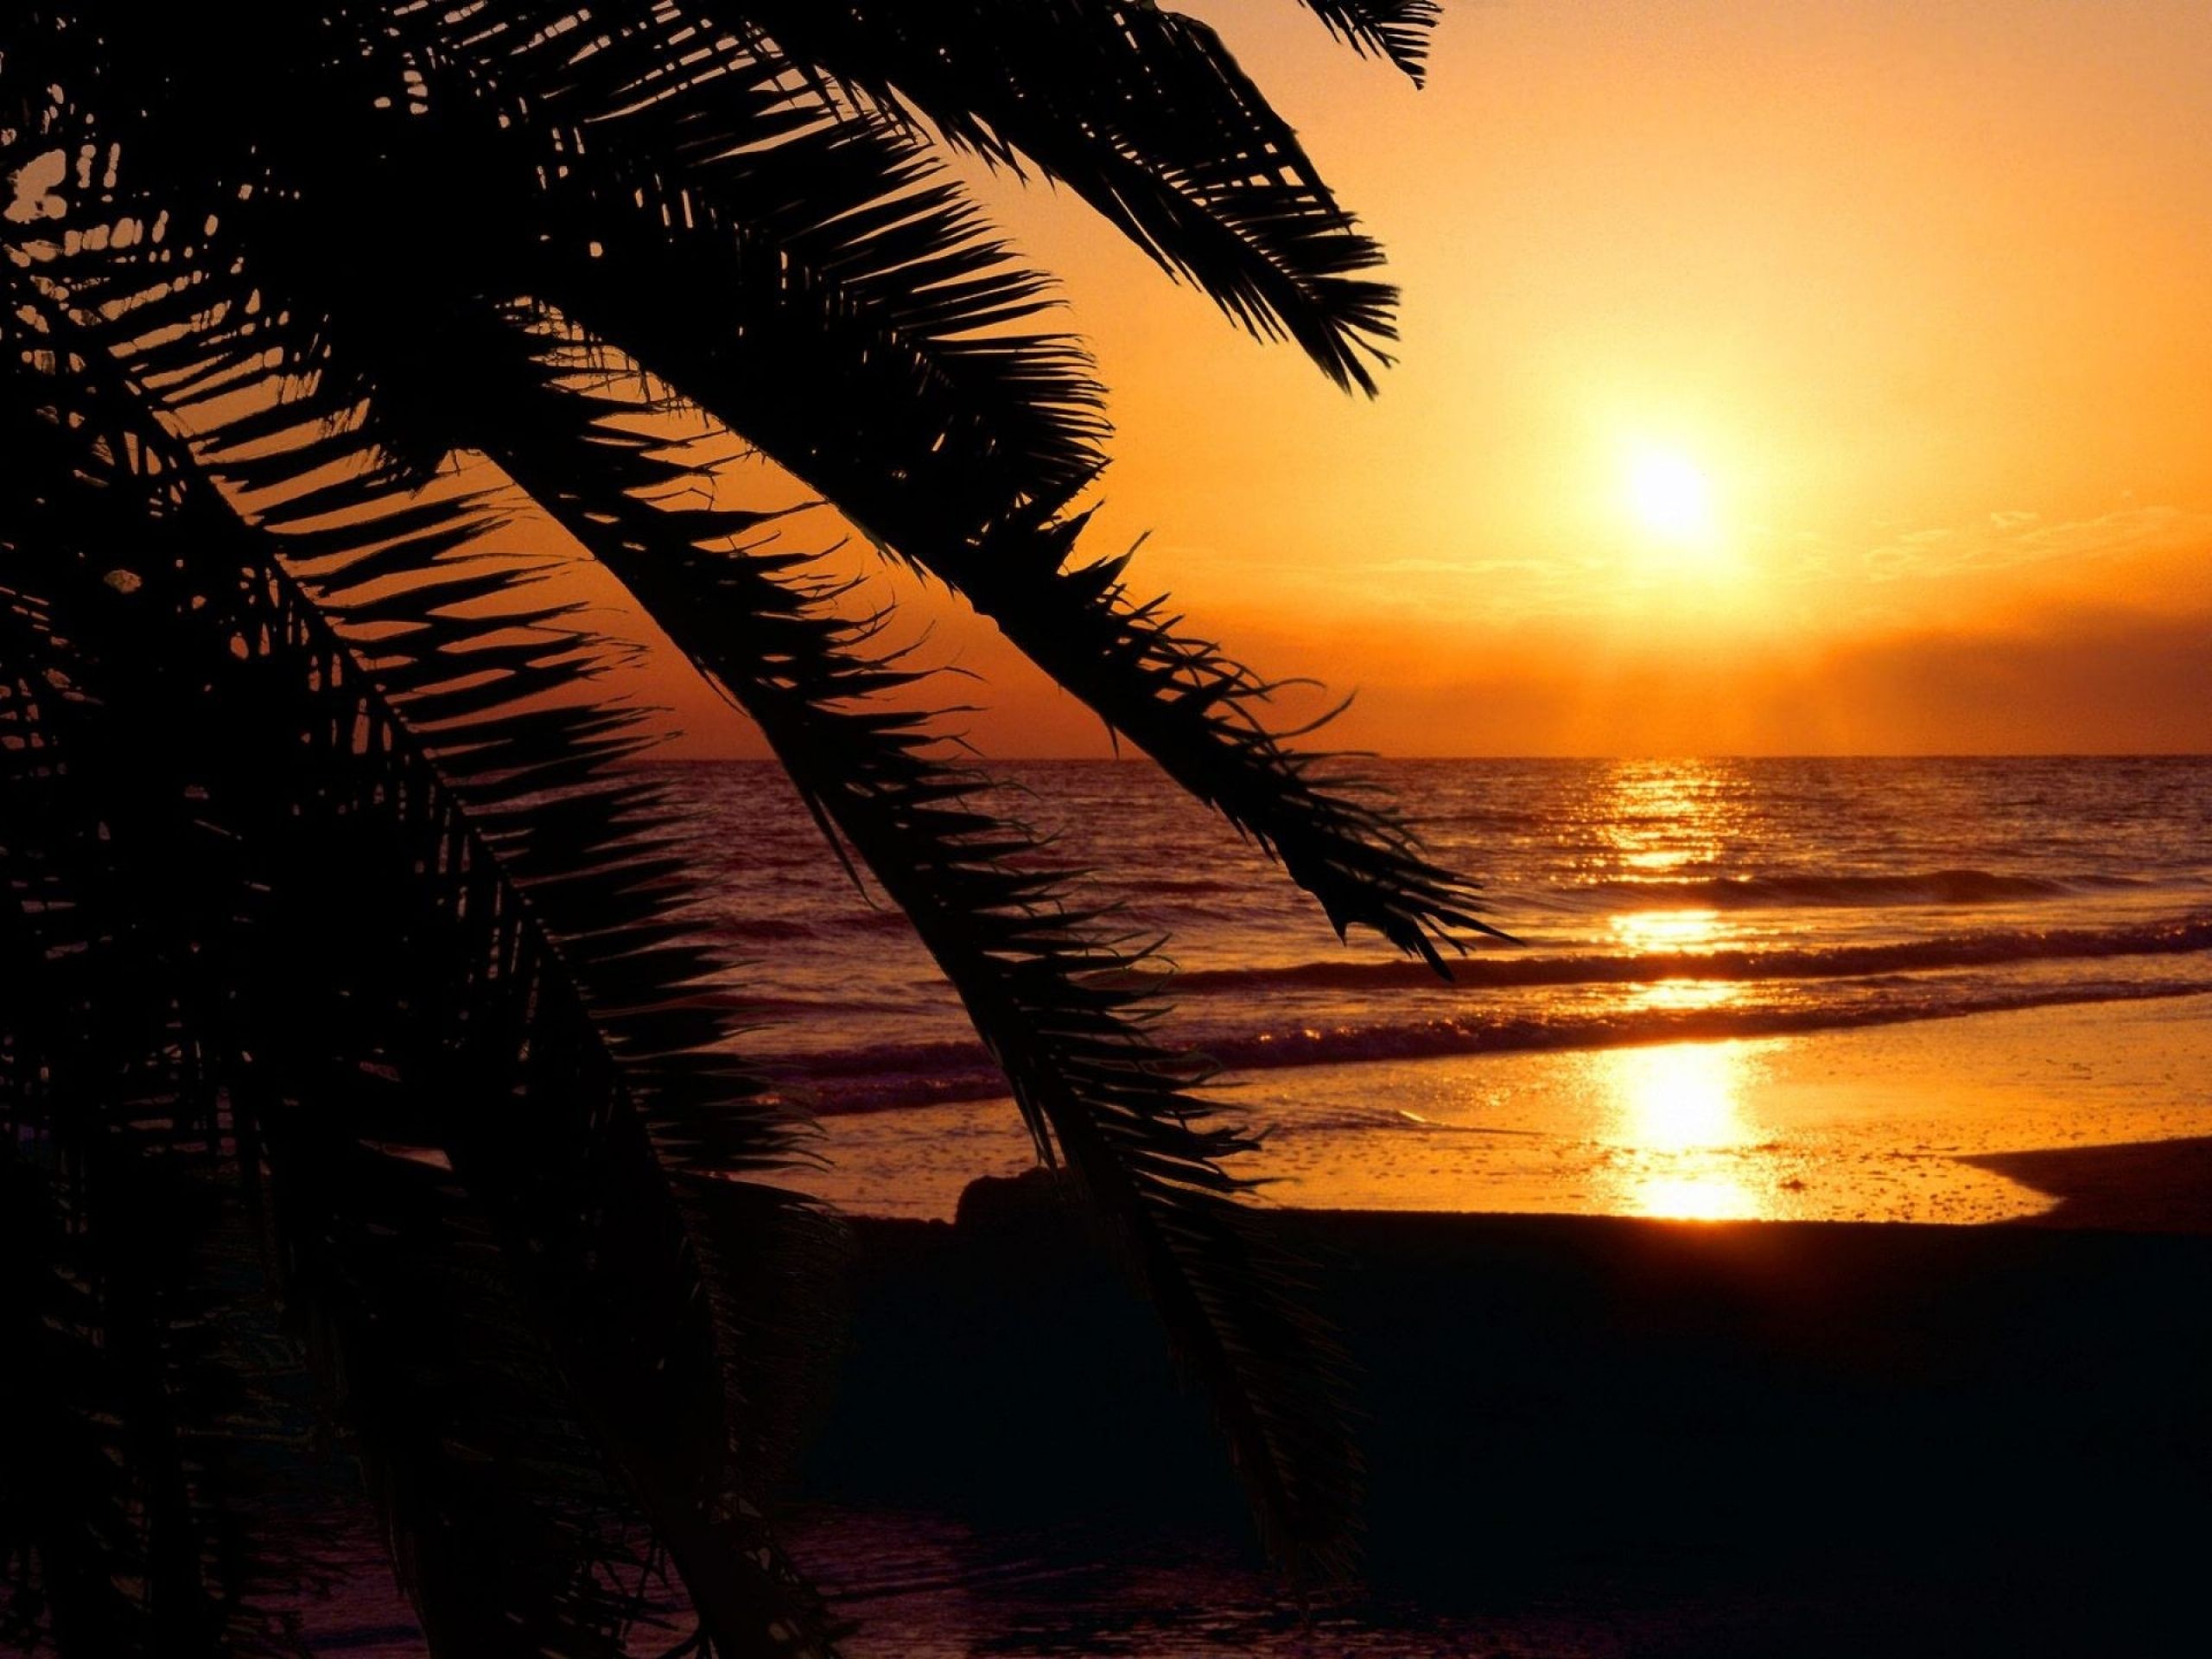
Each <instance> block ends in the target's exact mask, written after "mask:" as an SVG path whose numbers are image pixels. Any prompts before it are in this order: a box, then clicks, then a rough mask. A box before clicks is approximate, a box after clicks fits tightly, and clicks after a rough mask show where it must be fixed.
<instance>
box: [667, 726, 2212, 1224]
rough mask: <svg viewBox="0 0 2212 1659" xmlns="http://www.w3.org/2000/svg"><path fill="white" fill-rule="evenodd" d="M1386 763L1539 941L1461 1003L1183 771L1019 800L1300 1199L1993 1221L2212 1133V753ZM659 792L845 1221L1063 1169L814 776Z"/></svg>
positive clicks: (1271, 1166) (757, 1049) (822, 1182)
mask: <svg viewBox="0 0 2212 1659" xmlns="http://www.w3.org/2000/svg"><path fill="white" fill-rule="evenodd" d="M1363 769H1364V772H1365V773H1366V774H1367V775H1369V776H1371V777H1372V778H1374V779H1376V780H1377V781H1378V782H1380V783H1382V784H1383V785H1386V786H1387V787H1388V788H1389V790H1390V791H1392V792H1393V793H1394V794H1395V797H1396V798H1397V799H1398V800H1399V802H1400V803H1401V804H1402V808H1403V810H1404V811H1405V813H1406V815H1407V816H1408V818H1409V819H1410V820H1411V821H1412V822H1413V823H1414V825H1415V826H1416V827H1417V828H1418V829H1419V830H1420V831H1421V835H1422V836H1423V837H1424V839H1425V841H1426V842H1427V846H1428V848H1429V849H1430V851H1431V852H1432V854H1433V856H1434V857H1435V859H1436V860H1437V861H1439V862H1440V863H1443V864H1446V865H1447V866H1451V867H1453V868H1459V869H1462V870H1465V871H1467V872H1469V873H1471V874H1473V875H1474V876H1475V877H1476V878H1477V879H1478V880H1481V881H1482V882H1483V884H1484V899H1485V902H1486V906H1487V912H1486V914H1487V918H1488V919H1489V920H1490V921H1491V922H1492V923H1493V924H1494V925H1497V926H1498V927H1499V928H1501V929H1503V930H1504V931H1507V932H1509V933H1510V934H1511V935H1512V936H1513V938H1514V941H1515V942H1514V943H1511V944H1503V943H1497V942H1488V941H1485V942H1481V943H1479V944H1478V947H1477V949H1476V950H1474V951H1473V952H1472V954H1471V955H1470V956H1469V957H1466V958H1465V959H1464V960H1462V961H1459V962H1458V963H1455V964H1454V967H1453V977H1452V980H1450V981H1449V982H1446V981H1444V980H1441V979H1440V978H1439V977H1438V976H1436V975H1434V974H1433V973H1432V972H1431V971H1429V970H1428V969H1427V968H1426V967H1424V966H1422V965H1421V964H1420V963H1413V962H1409V961H1407V960H1405V959H1404V958H1402V957H1399V956H1398V955H1397V954H1396V953H1395V952H1394V951H1392V950H1390V949H1389V947H1388V946H1387V945H1385V944H1383V943H1382V942H1381V941H1380V940H1377V939H1376V938H1373V937H1372V936H1363V935H1361V934H1358V933H1357V932H1356V933H1355V934H1354V935H1353V937H1352V938H1351V941H1350V942H1349V944H1339V943H1338V940H1337V938H1335V936H1334V934H1333V932H1332V930H1331V929H1330V927H1329V925H1327V923H1326V921H1325V918H1323V917H1322V915H1321V914H1320V912H1319V907H1318V906H1315V905H1314V904H1313V902H1312V901H1311V900H1310V899H1307V898H1306V896H1305V895H1304V894H1303V893H1300V892H1299V891H1298V890H1297V889H1296V888H1295V887H1293V886H1292V885H1291V884H1290V883H1289V882H1288V881H1287V880H1286V879H1284V878H1283V876H1282V875H1281V873H1280V871H1278V870H1276V869H1275V868H1273V867H1272V866H1271V865H1270V864H1269V863H1268V861H1267V859H1266V858H1265V857H1264V856H1263V855H1261V854H1259V853H1258V852H1257V851H1256V850H1255V849H1252V848H1251V847H1249V845H1247V844H1245V843H1244V842H1242V841H1241V840H1240V839H1239V838H1238V837H1237V836H1236V835H1235V834H1234V833H1233V832H1232V831H1230V829H1228V828H1227V826H1225V825H1224V823H1222V821H1221V820H1220V819H1219V818H1218V817H1216V816H1214V815H1213V814H1211V812H1210V811H1208V810H1206V809H1205V808H1203V807H1201V806H1199V805H1198V804H1195V803H1193V802H1192V801H1190V800H1189V799H1188V798H1185V797H1184V796H1182V795H1181V794H1180V793H1179V792H1178V791H1175V790H1174V789H1173V787H1172V786H1171V785H1168V784H1167V783H1166V780H1164V779H1162V778H1161V777H1160V775H1159V773H1158V772H1156V771H1154V769H1153V768H1152V767H1150V766H1148V765H1145V764H1142V763H1141V762H1136V761H1071V762H1052V763H1029V764H1020V765H1010V766H1006V767H1004V768H1002V769H1001V772H1000V773H999V775H1000V776H1001V777H1002V778H1003V779H1005V781H1006V784H1007V789H1006V791H1005V792H1004V794H1003V796H1002V797H1001V799H1002V800H1003V801H1004V802H1005V804H1007V805H1008V806H1009V807H1011V808H1012V809H1013V810H1018V811H1019V812H1020V813H1021V815H1022V816H1023V817H1026V818H1027V820H1028V821H1029V822H1030V823H1033V825H1034V826H1036V827H1037V828H1038V829H1040V830H1042V831H1044V832H1045V833H1046V834H1047V835H1048V836H1052V848H1051V855H1052V857H1053V858H1054V859H1055V860H1062V861H1065V862H1066V863H1067V864H1068V865H1069V866H1071V867H1073V868H1079V869H1082V870H1084V871H1085V872H1086V874H1085V875H1084V877H1083V878H1082V880H1081V884H1080V887H1079V892H1080V893H1081V894H1082V896H1083V897H1084V898H1085V899H1090V900H1097V901H1103V902H1104V903H1105V904H1106V905H1108V906H1111V907H1112V909H1113V911H1114V912H1115V914H1116V917H1117V918H1118V925H1119V926H1120V927H1122V929H1124V930H1125V931H1127V933H1128V935H1129V938H1130V942H1131V943H1132V944H1147V943H1150V942H1152V941H1153V940H1155V939H1161V940H1165V941H1166V944H1165V946H1164V948H1163V950H1162V951H1161V953H1160V957H1158V958H1155V959H1153V960H1150V961H1148V962H1147V969H1148V970H1157V972H1158V974H1159V986H1160V993H1161V995H1162V998H1163V1000H1165V1001H1166V1002H1168V1003H1169V1004H1171V1005H1172V1013H1171V1014H1169V1015H1168V1016H1167V1017H1166V1023H1165V1025H1164V1027H1163V1029H1164V1030H1165V1031H1166V1033H1168V1034H1169V1035H1170V1036H1171V1037H1172V1038H1173V1039H1174V1040H1175V1041H1177V1042H1179V1043H1181V1044H1184V1045H1187V1046H1190V1047H1192V1048H1194V1049H1197V1050H1199V1051H1202V1052H1205V1054H1207V1055H1209V1056H1211V1058H1213V1059H1215V1060H1216V1061H1217V1062H1218V1063H1219V1064H1220V1065H1222V1066H1223V1067H1224V1075H1223V1077H1222V1078H1221V1080H1220V1081H1221V1085H1222V1089H1223V1098H1224V1100H1225V1101H1227V1102H1228V1103H1230V1105H1231V1106H1232V1108H1234V1109H1236V1110H1237V1111H1239V1112H1242V1113H1243V1114H1244V1115H1246V1116H1249V1117H1251V1118H1253V1119H1254V1120H1255V1121H1257V1122H1263V1123H1265V1124H1267V1125H1268V1126H1269V1128H1270V1129H1271V1135H1270V1138H1269V1141H1268V1147H1266V1149H1264V1150H1263V1151H1262V1153H1261V1154H1258V1155H1257V1156H1256V1157H1255V1158H1254V1159H1253V1160H1249V1163H1250V1165H1251V1167H1250V1170H1249V1173H1253V1174H1255V1175H1258V1176H1261V1177H1263V1178H1266V1179H1268V1180H1269V1181H1270V1182H1271V1183H1272V1185H1269V1186H1268V1188H1266V1189H1265V1193H1266V1201H1272V1202H1288V1203H1296V1204H1324V1205H1344V1206H1349V1207H1384V1208H1392V1207H1396V1208H1404V1207H1413V1208H1445V1209H1507V1210H1516V1209H1518V1210H1526V1209H1554V1210H1565V1211H1618V1212H1622V1213H1641V1214H1681V1215H1688V1216H1713V1217H1718V1216H1777V1217H1806V1216H1815V1217H1819V1216H1833V1217H1854V1218H1894V1219H1922V1220H1926V1219H1936V1220H1942V1219H1955V1220H1985V1219H1995V1218H1999V1217H2000V1216H2002V1215H2004V1214H2007V1213H2018V1212H2020V1211H2021V1210H2022V1208H2023V1206H2024V1205H2026V1204H2028V1203H2030V1202H2031V1200H2030V1199H2029V1198H2024V1197H2023V1196H2022V1194H2021V1192H2020V1190H2019V1189H2018V1188H2017V1186H2014V1185H2013V1184H2012V1183H2008V1182H2006V1181H2005V1180H2003V1179H2000V1178H1999V1177H1998V1176H1996V1175H1993V1174H1990V1173H1986V1172H1982V1171H1980V1170H1978V1169H1976V1168H1974V1166H1971V1165H1970V1164H1967V1163H1963V1162H1961V1160H1967V1159H1971V1158H1972V1157H1974V1156H1975V1155H1978V1154H1994V1153H2000V1152H2003V1151H2005V1150H2008V1149H2018V1148H2024V1147H2039V1146H2044V1145H2050V1144H2075V1143H2080V1142H2082V1141H2085V1140H2089V1141H2094V1140H2097V1139H2108V1140H2127V1139H2137V1140H2141V1139H2161V1138H2168V1137H2171V1136H2174V1135H2183V1134H2190V1133H2206V1132H2212V1101H2208V1100H2207V1098H2206V1095H2205V1090H2204V1085H2203V1084H2202V1079H2203V1078H2205V1077H2208V1076H2212V1071H2207V1070H2204V1069H2200V1068H2199V1067H2198V1066H2197V1064H2196V1062H2197V1060H2198V1058H2202V1056H2203V1053H2204V1050H2205V1045H2206V1043H2207V1031H2208V1022H2207V1021H2206V1020H2205V1017H2204V1016H2205V1014H2207V1013H2208V1012H2212V1004H2207V1003H2205V1002H2204V1001H2202V997H2203V995H2204V994H2205V993H2207V992H2212V759H2207V758H2202V757H2119V758H2105V759H2082V758H1974V757H1962V758H1931V759H1892V760H1880V759H1848V760H1836V759H1815V760H1780V759H1753V760H1685V761H1661V760H1630V761H1610V760H1375V761H1371V762H1368V763H1366V764H1365V766H1364V768H1363ZM654 770H655V772H657V774H658V779H659V780H660V781H661V782H662V783H663V784H664V785H665V786H666V788H667V789H668V790H669V791H671V793H672V794H673V795H674V796H675V797H676V798H677V800H678V802H679V803H680V804H681V805H682V806H683V809H684V816H685V818H686V823H687V827H686V829H685V836H686V837H687V843H688V850H690V853H691V854H692V855H693V856H694V857H695V858H696V860H697V861H698V864H699V868H701V869H702V871H704V872H705V873H706V874H707V876H708V881H709V896H708V899H707V908H708V912H709V922H710V925H712V927H713V928H714V930H715V931H716V933H717V934H718V935H719V936H720V937H721V939H722V941H723V942H724V943H725V944H727V945H728V947H729V948H731V949H732V950H734V952H735V953H736V954H738V955H739V956H740V957H742V958H743V959H744V960H745V962H746V963H747V966H746V969H745V970H744V971H743V973H742V974H741V976H740V979H739V986H740V990H741V996H742V1000H743V1001H744V1003H745V1005H746V1007H747V1009H748V1010H749V1011H751V1013H752V1014H754V1015H755V1016H757V1019H758V1022H759V1023H758V1026H757V1028H755V1029H753V1031H751V1032H750V1033H748V1034H747V1039H746V1046H747V1052H748V1054H749V1055H750V1056H751V1057H752V1058H755V1059H756V1060H758V1061H759V1062H760V1064H762V1065H765V1066H766V1067H768V1068H769V1069H770V1070H771V1071H772V1072H773V1073H774V1074H775V1075H777V1076H779V1077H783V1078H786V1079H789V1080H791V1081H792V1082H793V1083H795V1084H800V1085H803V1086H804V1088H806V1089H807V1090H810V1092H811V1093H812V1095H813V1097H814V1099H815V1102H816V1104H817V1109H818V1111H819V1112H820V1113H821V1114H822V1116H823V1120H824V1122H825V1123H826V1124H827V1125H828V1128H829V1133H828V1135H827V1136H826V1139H825V1142H824V1151H825V1153H826V1154H827V1157H828V1160H829V1166H830V1167H829V1171H828V1172H827V1173H824V1174H823V1175H822V1176H820V1177H819V1178H817V1179H815V1180H814V1182H813V1184H814V1185H817V1189H818V1190H821V1191H823V1192H825V1193H826V1194H828V1195H829V1196H831V1197H833V1198H837V1199H838V1200H839V1201H841V1202H843V1203H846V1204H849V1205H854V1206H855V1207H857V1208H860V1209H862V1210H866V1211H874V1212H878V1213H888V1214H910V1215H911V1214H945V1213H950V1205H952V1204H953V1203H955V1202H957V1194H958V1191H959V1188H960V1186H961V1185H962V1184H963V1183H964V1182H965V1181H966V1180H967V1179H970V1178H972V1177H973V1176H974V1175H977V1174H984V1173H994V1174H995V1173H1009V1172H1010V1171H1011V1170H1013V1169H1015V1168H1019V1167H1020V1166H1022V1165H1023V1164H1024V1163H1025V1162H1027V1160H1028V1152H1027V1140H1026V1137H1025V1136H1024V1135H1023V1133H1022V1131H1021V1129H1020V1125H1019V1123H1018V1122H1016V1121H1015V1119H1014V1116H1013V1113H1012V1110H1011V1108H1010V1107H1009V1106H1008V1105H1007V1103H1005V1102H1004V1100H1003V1095H1004V1087H1003V1084H1002V1083H1001V1081H1000V1080H999V1078H998V1076H997V1074H996V1072H995V1070H994V1068H993V1066H992V1065H991V1062H990V1060H989V1058H988V1055H987V1054H986V1053H985V1052H984V1051H983V1049H982V1046H981V1045H980V1044H978V1043H977V1042H976V1039H975V1037H974V1035H973V1033H971V1032H970V1031H969V1029H968V1027H967V1026H966V1024H965V1021H964V1020H963V1015H962V1013H961V1010H960V1008H959V1005H958V1003H957V1000H956V999H955V998H954V996H953V995H952V994H951V992H950V989H949V988H948V987H947V986H946V985H945V984H944V981H943V980H942V979H941V978H940V977H939V976H938V974H937V972H936V970H935V969H934V966H933V965H932V963H931V961H930V960H929V958H928V957H927V956H926V955H925V953H924V952H923V950H921V949H920V947H919V946H918V944H917V943H916V942H915V941H914V939H913V938H912V933H911V931H910V930H909V929H908V928H907V926H906V923H905V921H904V919H903V918H902V917H901V916H900V915H899V912H897V911H896V910H894V909H892V908H890V907H888V906H886V905H884V904H882V903H881V902H880V901H877V900H872V899H869V898H868V897H866V896H864V895H863V894H862V893H861V892H860V891H859V890H858V889H856V887H855V884H854V882H853V880H852V879H851V878H850V877H849V875H848V874H846V872H845V871H844V869H843V868H842V867H841V866H840V864H839V863H838V861H836V859H835V858H833V857H832V856H830V855H829V854H828V853H827V851H826V850H825V849H824V846H823V841H822V837H821V835H820V833H819V831H818V830H817V829H816V828H815V827H814V825H813V823H812V822H811V820H810V818H809V817H807V815H806V814H805V812H804V809H803V808H802V806H801V805H800V804H799V803H798V799H797V798H796V797H795V796H794V795H793V794H792V792H791V790H790V789H789V787H788V785H785V782H784V781H783V779H782V778H781V774H780V773H779V772H778V770H777V769H776V768H775V767H774V766H772V765H770V764H767V763H760V762H728V763H721V762H700V763H672V764H666V765H662V766H657V767H656V768H654ZM2035 1011H2041V1012H2040V1014H2035ZM2031 1014H2033V1015H2034V1017H2030V1016H2031ZM2053 1057H2056V1058H2053ZM2045 1058H2052V1063H2053V1064H2054V1065H2057V1066H2058V1067H2059V1071H2056V1072H2054V1071H2051V1070H2050V1067H2048V1066H2044V1065H2040V1064H2038V1062H2039V1061H2041V1060H2043V1059H2045ZM2069 1067H2070V1068H2071V1070H2070V1071H2068V1070H2067V1068H2069ZM1885 1160H1886V1162H1887V1163H1888V1165H1890V1166H1891V1167H1888V1168H1886V1169H1885V1168H1884V1167H1883V1165H1884V1163H1885ZM1936 1160H1942V1161H1943V1162H1944V1163H1945V1164H1946V1165H1947V1167H1943V1168H1941V1169H1939V1168H1938V1167H1937V1163H1936Z"/></svg>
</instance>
